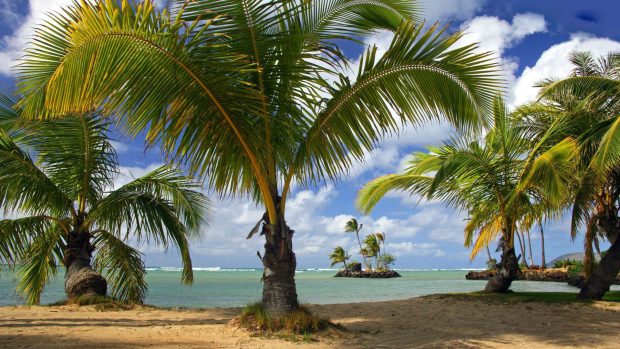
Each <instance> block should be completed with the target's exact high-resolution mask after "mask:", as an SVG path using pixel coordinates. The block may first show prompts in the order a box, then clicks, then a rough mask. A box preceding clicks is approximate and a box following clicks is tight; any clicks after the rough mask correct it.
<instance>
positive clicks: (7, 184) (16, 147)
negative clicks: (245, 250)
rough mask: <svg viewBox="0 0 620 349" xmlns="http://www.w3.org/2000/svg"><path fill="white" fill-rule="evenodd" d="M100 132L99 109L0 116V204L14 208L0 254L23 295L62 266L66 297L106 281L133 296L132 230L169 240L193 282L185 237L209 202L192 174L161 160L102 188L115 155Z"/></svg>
mask: <svg viewBox="0 0 620 349" xmlns="http://www.w3.org/2000/svg"><path fill="white" fill-rule="evenodd" d="M3 100H4V101H9V100H10V99H6V98H3ZM7 111H11V109H10V108H7V107H6V106H4V107H3V108H0V120H4V121H7V119H17V118H16V117H17V116H18V115H19V111H13V112H11V113H9V114H8V115H7V113H6V112H7ZM2 124H3V125H6V124H8V123H2ZM106 133H107V129H106V124H105V122H103V121H102V120H101V119H100V117H98V116H97V115H87V116H79V117H78V116H73V117H67V118H63V119H61V120H54V121H48V122H43V123H38V124H37V125H35V126H27V127H26V128H20V129H15V128H11V129H4V128H3V127H2V125H0V208H1V209H3V210H4V213H5V216H6V215H10V214H12V215H17V217H18V218H10V219H9V218H6V219H3V220H0V263H2V264H7V265H9V266H11V267H13V266H16V265H19V276H20V281H19V284H18V289H19V292H20V293H21V294H22V295H23V296H24V297H25V298H26V299H27V301H28V302H29V303H38V302H39V300H40V296H41V292H42V291H43V289H44V287H45V284H46V283H47V282H48V281H49V279H50V277H52V276H53V275H56V274H57V273H58V270H59V268H61V267H62V266H64V268H65V270H66V274H65V292H66V294H67V297H68V299H69V300H73V299H75V298H76V297H79V296H82V295H86V294H97V295H106V294H107V289H108V284H109V285H110V286H111V287H110V288H111V290H110V294H111V295H112V296H113V297H116V298H119V299H122V300H127V301H132V302H141V301H142V300H143V299H144V296H145V294H146V291H147V284H146V280H145V279H144V276H145V274H146V270H145V268H144V263H143V261H142V253H140V251H138V250H136V249H135V248H134V247H132V246H131V245H130V244H129V242H130V240H131V241H134V242H135V243H138V244H139V243H142V242H149V241H152V242H154V243H155V244H156V245H159V246H163V247H165V248H167V247H168V246H174V247H175V248H177V249H178V251H179V252H180V254H181V258H182V262H183V274H182V281H183V282H184V283H191V282H192V279H193V276H192V263H191V259H190V254H189V245H188V239H189V238H191V237H193V236H196V235H197V233H198V230H199V227H200V225H201V224H203V223H204V222H205V218H206V213H207V211H208V207H209V202H208V200H207V198H206V197H205V196H204V195H203V194H201V193H200V192H197V191H195V190H196V189H198V188H199V184H198V183H196V182H193V181H192V180H190V179H189V178H187V177H186V176H184V175H183V174H182V173H181V172H179V171H178V170H176V169H174V168H171V167H168V166H162V167H160V168H158V169H156V170H154V171H152V172H150V173H148V174H146V175H145V176H142V177H140V178H136V179H134V180H132V181H131V182H129V183H128V184H125V185H123V186H121V187H120V188H117V189H115V190H112V191H108V188H110V187H111V186H112V184H113V180H114V179H115V177H116V176H117V174H118V172H117V171H118V160H117V157H116V153H115V152H114V149H113V148H112V146H111V145H110V142H109V140H108V138H107V137H106ZM33 155H35V156H36V158H33Z"/></svg>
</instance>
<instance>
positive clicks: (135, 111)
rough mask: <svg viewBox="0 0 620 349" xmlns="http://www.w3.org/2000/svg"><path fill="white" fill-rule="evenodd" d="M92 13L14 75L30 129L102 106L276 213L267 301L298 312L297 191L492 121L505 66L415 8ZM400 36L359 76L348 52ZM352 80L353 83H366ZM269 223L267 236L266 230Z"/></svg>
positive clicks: (219, 3) (365, 0) (148, 6)
mask: <svg viewBox="0 0 620 349" xmlns="http://www.w3.org/2000/svg"><path fill="white" fill-rule="evenodd" d="M171 8H172V10H171V11H170V12H169V11H167V10H164V11H158V10H157V9H156V8H155V7H154V6H153V4H152V2H151V1H150V0H145V1H143V2H141V3H139V4H138V3H134V2H132V1H129V0H122V1H116V0H106V1H94V0H93V1H92V3H91V2H90V1H85V2H82V3H80V4H79V5H74V6H72V7H70V8H67V9H65V10H64V11H62V12H61V13H59V14H55V15H51V17H50V19H49V20H48V22H47V23H46V24H44V25H43V26H42V27H40V28H39V30H38V31H37V32H36V34H35V35H34V38H33V40H32V42H31V44H30V47H29V48H28V50H27V51H26V54H25V57H24V59H23V61H22V63H21V64H20V65H19V66H18V68H17V72H18V77H19V79H20V92H21V93H22V94H23V95H24V96H25V98H24V99H23V101H22V105H23V106H24V108H25V111H26V114H27V115H28V116H29V117H31V118H42V117H48V116H56V115H63V114H66V113H69V112H77V111H84V110H92V109H102V110H104V111H105V112H106V113H108V114H111V115H116V116H117V118H118V120H119V121H120V123H121V125H123V126H124V128H125V131H126V132H127V133H128V134H130V135H137V134H138V133H139V132H140V131H142V130H145V129H146V130H148V133H147V141H148V142H150V143H153V144H154V143H157V144H160V145H161V146H162V149H163V150H164V151H165V152H167V153H168V154H169V155H170V157H171V158H172V159H173V160H177V161H182V162H185V163H187V164H189V167H190V169H191V170H192V173H195V174H197V175H199V176H200V177H203V178H206V181H207V184H208V185H209V186H210V187H211V188H212V189H213V190H215V191H217V192H218V193H220V194H221V195H226V196H237V197H239V196H241V197H247V196H249V197H251V198H252V199H253V200H255V201H256V202H257V203H259V204H261V205H263V206H264V207H265V211H266V212H265V214H264V216H263V217H262V218H261V220H260V221H259V222H258V224H257V225H256V227H255V229H253V230H252V231H251V234H249V237H251V236H253V235H255V234H254V233H256V232H258V230H259V229H260V230H261V234H256V235H260V236H263V237H264V239H265V252H264V254H263V255H262V256H259V257H260V258H261V261H262V263H263V266H264V277H263V297H262V304H263V307H264V308H265V310H266V311H267V312H268V313H269V314H270V315H271V316H274V317H278V316H282V315H283V314H286V313H289V312H292V311H294V310H296V309H297V308H298V301H297V292H296V286H295V279H294V276H295V267H296V259H295V253H294V252H293V236H294V231H293V230H292V229H290V228H289V226H288V225H287V222H286V204H287V198H288V197H289V196H290V192H291V188H293V187H295V186H297V187H315V186H316V185H320V184H322V183H325V182H327V181H336V180H338V179H339V178H341V176H342V175H343V174H346V173H347V172H348V170H349V169H350V168H351V166H352V164H354V163H355V162H358V161H362V159H363V156H364V154H367V153H368V151H370V150H372V149H373V148H374V146H375V145H376V144H377V142H379V141H380V140H381V139H382V138H383V137H384V136H385V135H388V134H392V133H394V132H398V130H399V129H400V128H401V126H402V125H403V124H411V123H412V124H417V125H421V124H422V123H423V122H424V121H427V120H434V119H437V118H442V119H444V120H448V121H450V122H452V123H454V124H456V125H457V126H458V127H459V128H461V129H466V130H472V129H475V128H479V127H480V126H482V125H484V124H485V123H487V121H489V119H490V113H489V110H490V109H491V107H492V100H493V97H494V96H495V94H496V93H497V91H498V90H499V89H500V88H501V82H500V80H499V78H498V76H499V74H498V66H497V63H496V61H495V60H493V59H492V58H491V55H489V54H479V53H477V52H476V46H475V45H466V46H458V45H455V43H456V42H457V41H458V40H459V39H460V38H461V37H462V33H461V32H457V33H454V34H451V35H448V34H446V29H447V27H444V28H440V27H438V26H431V27H429V28H426V29H425V27H424V25H423V24H421V23H418V22H417V19H418V14H419V11H418V7H417V2H416V1H403V0H372V1H369V0H361V1H360V0H316V1H302V0H290V1H284V0H276V1H267V2H266V1H260V0H195V1H179V0H176V1H172V5H171ZM378 29H381V30H387V31H391V32H392V33H393V34H394V36H393V39H391V42H390V45H389V48H388V50H387V51H386V52H385V53H384V54H383V55H380V54H379V53H378V52H377V48H376V47H374V46H371V47H367V48H365V51H364V53H363V55H362V56H361V58H360V60H359V61H355V63H356V64H358V63H359V66H358V68H357V69H351V70H353V71H354V72H353V73H351V74H348V73H345V71H350V70H347V69H345V68H347V66H349V67H350V66H351V63H352V62H351V61H349V59H348V58H347V57H346V56H345V55H344V54H343V53H342V51H341V50H340V47H339V46H338V45H339V44H341V43H343V42H347V41H348V42H349V43H353V44H355V43H359V42H360V38H364V37H365V36H366V35H368V34H370V33H376V30H378ZM355 71H356V73H355ZM261 222H262V223H263V224H262V227H261Z"/></svg>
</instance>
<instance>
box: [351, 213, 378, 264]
mask: <svg viewBox="0 0 620 349" xmlns="http://www.w3.org/2000/svg"><path fill="white" fill-rule="evenodd" d="M363 227H364V225H363V224H359V223H358V222H357V219H355V218H351V219H349V220H348V221H347V223H346V224H345V226H344V231H345V232H347V233H355V237H356V238H357V244H358V245H359V247H360V254H361V255H362V260H363V261H364V266H365V267H366V269H368V270H370V269H372V268H371V267H370V265H369V264H368V261H367V260H366V255H365V254H364V248H363V247H362V241H361V240H360V231H361V230H362V228H363Z"/></svg>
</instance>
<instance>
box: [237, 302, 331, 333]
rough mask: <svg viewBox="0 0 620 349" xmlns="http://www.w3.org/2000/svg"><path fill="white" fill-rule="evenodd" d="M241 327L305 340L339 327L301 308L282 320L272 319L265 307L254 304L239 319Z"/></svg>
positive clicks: (245, 309) (247, 307) (244, 309)
mask: <svg viewBox="0 0 620 349" xmlns="http://www.w3.org/2000/svg"><path fill="white" fill-rule="evenodd" d="M239 325H240V326H242V327H244V328H247V329H249V330H251V331H258V332H262V333H278V332H280V333H284V334H289V335H301V336H304V338H306V337H308V336H309V335H310V334H312V333H317V332H320V331H322V330H325V329H328V328H330V327H337V326H336V325H334V324H332V323H331V322H329V321H328V320H326V319H321V318H319V317H318V316H316V315H314V314H312V313H311V312H310V311H309V310H308V309H307V308H305V307H303V306H300V307H299V309H297V310H296V311H295V312H293V313H291V314H287V315H285V316H283V317H281V318H272V317H271V316H269V314H267V312H266V311H265V309H264V308H263V305H262V304H261V303H260V302H259V303H252V304H249V305H247V306H245V308H243V311H242V313H241V316H240V317H239Z"/></svg>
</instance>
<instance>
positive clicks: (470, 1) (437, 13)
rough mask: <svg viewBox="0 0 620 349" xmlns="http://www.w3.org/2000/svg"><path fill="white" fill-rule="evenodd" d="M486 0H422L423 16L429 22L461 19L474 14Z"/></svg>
mask: <svg viewBox="0 0 620 349" xmlns="http://www.w3.org/2000/svg"><path fill="white" fill-rule="evenodd" d="M486 2H487V0H424V1H423V2H422V8H423V11H424V13H423V14H424V18H426V20H427V21H429V22H435V21H444V20H463V19H467V18H471V17H472V16H473V15H475V14H476V13H477V12H478V11H480V9H482V7H483V6H484V4H485V3H486Z"/></svg>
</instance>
